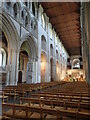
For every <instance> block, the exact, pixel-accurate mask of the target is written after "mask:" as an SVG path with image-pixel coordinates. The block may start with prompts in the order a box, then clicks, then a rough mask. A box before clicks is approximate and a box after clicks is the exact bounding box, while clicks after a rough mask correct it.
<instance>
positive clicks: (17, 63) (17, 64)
mask: <svg viewBox="0 0 90 120" xmlns="http://www.w3.org/2000/svg"><path fill="white" fill-rule="evenodd" d="M18 69H19V50H17V51H16V78H15V85H17V82H18Z"/></svg>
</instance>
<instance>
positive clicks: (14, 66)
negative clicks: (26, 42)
mask: <svg viewBox="0 0 90 120" xmlns="http://www.w3.org/2000/svg"><path fill="white" fill-rule="evenodd" d="M16 61H17V58H16V49H12V59H11V67H10V70H11V79H10V85H14V84H15V81H16V80H15V78H16V69H17V64H16Z"/></svg>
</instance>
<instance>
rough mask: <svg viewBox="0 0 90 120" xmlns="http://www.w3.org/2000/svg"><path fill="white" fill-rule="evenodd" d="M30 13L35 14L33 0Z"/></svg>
mask: <svg viewBox="0 0 90 120" xmlns="http://www.w3.org/2000/svg"><path fill="white" fill-rule="evenodd" d="M32 13H33V15H34V16H35V6H34V2H32Z"/></svg>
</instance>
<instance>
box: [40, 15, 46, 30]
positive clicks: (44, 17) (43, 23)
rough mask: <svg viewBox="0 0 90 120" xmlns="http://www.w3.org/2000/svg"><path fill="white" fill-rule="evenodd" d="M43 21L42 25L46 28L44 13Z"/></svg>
mask: <svg viewBox="0 0 90 120" xmlns="http://www.w3.org/2000/svg"><path fill="white" fill-rule="evenodd" d="M41 22H42V26H43V28H44V29H46V24H45V17H44V15H43V14H42V17H41Z"/></svg>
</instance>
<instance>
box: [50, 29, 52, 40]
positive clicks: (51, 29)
mask: <svg viewBox="0 0 90 120" xmlns="http://www.w3.org/2000/svg"><path fill="white" fill-rule="evenodd" d="M50 38H51V39H52V28H50Z"/></svg>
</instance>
